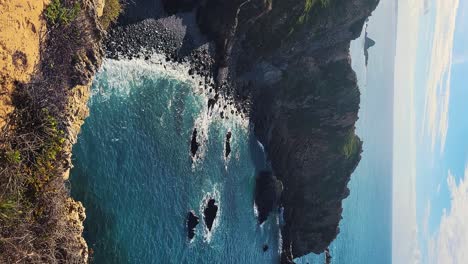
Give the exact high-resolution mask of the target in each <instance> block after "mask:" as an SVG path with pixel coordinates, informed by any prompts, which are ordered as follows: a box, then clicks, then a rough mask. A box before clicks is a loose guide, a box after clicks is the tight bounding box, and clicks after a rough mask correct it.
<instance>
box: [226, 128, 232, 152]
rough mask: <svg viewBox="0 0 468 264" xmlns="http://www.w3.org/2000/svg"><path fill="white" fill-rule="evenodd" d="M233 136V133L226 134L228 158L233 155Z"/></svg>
mask: <svg viewBox="0 0 468 264" xmlns="http://www.w3.org/2000/svg"><path fill="white" fill-rule="evenodd" d="M231 136H232V133H231V131H229V132H227V134H226V151H225V156H226V158H227V157H229V154H231Z"/></svg>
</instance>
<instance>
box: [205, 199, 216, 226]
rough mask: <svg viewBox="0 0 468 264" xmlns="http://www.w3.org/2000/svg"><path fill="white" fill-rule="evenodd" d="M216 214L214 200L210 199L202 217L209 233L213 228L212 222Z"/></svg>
mask: <svg viewBox="0 0 468 264" xmlns="http://www.w3.org/2000/svg"><path fill="white" fill-rule="evenodd" d="M217 214H218V206H217V205H216V200H215V199H213V198H211V199H209V200H208V203H207V204H206V206H205V210H203V215H204V217H205V224H206V227H207V228H208V230H209V231H211V228H212V227H213V223H214V220H215V219H216V215H217Z"/></svg>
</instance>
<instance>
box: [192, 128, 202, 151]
mask: <svg viewBox="0 0 468 264" xmlns="http://www.w3.org/2000/svg"><path fill="white" fill-rule="evenodd" d="M199 147H200V143H198V142H197V129H196V128H194V129H193V133H192V142H191V143H190V152H191V153H192V157H195V154H197V151H198V148H199Z"/></svg>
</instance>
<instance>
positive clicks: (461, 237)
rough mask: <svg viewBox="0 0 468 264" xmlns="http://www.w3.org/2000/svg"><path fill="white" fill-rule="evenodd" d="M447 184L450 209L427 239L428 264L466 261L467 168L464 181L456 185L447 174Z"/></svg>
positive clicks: (467, 224)
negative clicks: (436, 229)
mask: <svg viewBox="0 0 468 264" xmlns="http://www.w3.org/2000/svg"><path fill="white" fill-rule="evenodd" d="M447 184H448V187H449V190H450V195H451V208H450V210H449V211H447V210H445V209H444V211H443V215H442V219H441V222H440V226H439V229H438V231H437V233H436V234H435V235H434V236H433V237H431V239H429V242H428V249H429V252H428V254H429V256H428V260H429V263H434V264H462V263H467V260H468V166H467V167H466V168H465V176H464V179H462V180H461V181H460V183H459V184H458V185H457V183H456V180H455V177H454V176H453V175H452V174H451V173H450V172H449V175H448V178H447Z"/></svg>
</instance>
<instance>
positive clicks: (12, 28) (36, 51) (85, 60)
mask: <svg viewBox="0 0 468 264" xmlns="http://www.w3.org/2000/svg"><path fill="white" fill-rule="evenodd" d="M99 3H101V4H102V3H103V2H102V1H100V2H99ZM97 5H98V2H95V1H92V0H50V1H49V0H47V1H46V0H44V1H36V0H21V1H16V0H12V1H0V11H2V12H0V14H1V16H0V22H1V23H2V24H1V25H0V26H1V29H2V30H1V31H0V32H1V33H0V56H2V60H1V61H0V77H2V82H1V88H2V103H0V110H1V114H0V117H1V118H2V123H1V124H0V127H1V129H0V190H1V191H0V262H1V263H87V262H88V246H87V244H86V242H85V241H84V239H83V237H82V232H83V221H84V219H85V217H86V215H85V211H84V207H83V206H82V204H81V203H80V202H76V201H74V200H73V199H72V198H70V195H69V189H68V186H67V182H66V180H67V178H68V171H69V169H70V167H71V161H70V157H71V148H72V145H73V144H74V143H75V142H76V138H77V134H78V133H79V130H80V126H81V124H82V123H83V120H84V118H85V117H86V116H87V114H88V109H87V100H88V97H89V88H90V85H91V82H92V79H93V76H94V74H95V72H96V71H97V69H98V67H99V66H100V64H101V57H102V49H101V40H102V37H103V34H104V33H103V31H102V29H101V25H100V23H99V19H98V15H97Z"/></svg>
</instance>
